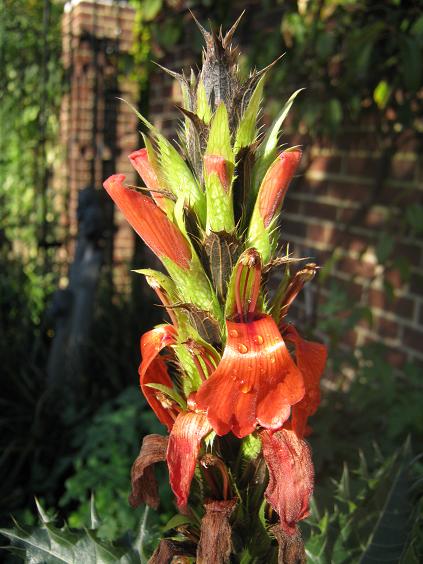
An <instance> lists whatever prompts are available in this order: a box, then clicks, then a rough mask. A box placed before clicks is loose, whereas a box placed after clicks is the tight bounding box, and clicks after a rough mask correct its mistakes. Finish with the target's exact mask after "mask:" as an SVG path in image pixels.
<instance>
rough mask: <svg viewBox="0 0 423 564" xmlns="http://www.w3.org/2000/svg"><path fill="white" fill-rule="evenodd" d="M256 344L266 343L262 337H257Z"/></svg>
mask: <svg viewBox="0 0 423 564" xmlns="http://www.w3.org/2000/svg"><path fill="white" fill-rule="evenodd" d="M254 342H255V343H256V345H262V344H263V342H264V339H263V337H262V336H261V335H256V336H255V337H254Z"/></svg>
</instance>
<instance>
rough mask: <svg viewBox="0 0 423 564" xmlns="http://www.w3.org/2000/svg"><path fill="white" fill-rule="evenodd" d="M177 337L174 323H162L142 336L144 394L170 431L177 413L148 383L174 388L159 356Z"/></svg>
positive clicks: (142, 384) (141, 382)
mask: <svg viewBox="0 0 423 564" xmlns="http://www.w3.org/2000/svg"><path fill="white" fill-rule="evenodd" d="M175 339H176V331H175V329H174V327H172V325H162V326H160V327H156V328H155V329H152V330H151V331H148V332H147V333H144V335H143V336H142V337H141V356H142V361H141V364H140V367H139V370H138V372H139V375H140V385H141V389H142V391H143V394H144V396H145V398H146V400H147V401H148V403H149V405H150V407H151V409H152V410H153V411H154V413H155V414H156V415H157V417H158V419H159V421H160V422H161V423H163V425H166V427H167V429H168V431H170V429H171V428H172V426H173V422H174V418H175V417H176V413H173V411H172V409H171V408H170V406H169V407H165V406H163V404H162V403H161V402H160V401H159V400H158V399H157V391H156V390H154V389H153V388H150V387H149V386H147V384H153V383H154V384H162V385H164V386H168V387H169V388H173V383H172V380H171V379H170V376H169V374H168V371H167V367H166V364H165V362H164V360H163V359H162V358H160V357H159V353H160V351H161V350H163V349H164V348H165V347H168V346H169V345H171V344H173V343H174V342H175Z"/></svg>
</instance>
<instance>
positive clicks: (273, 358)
mask: <svg viewBox="0 0 423 564" xmlns="http://www.w3.org/2000/svg"><path fill="white" fill-rule="evenodd" d="M270 362H271V364H275V362H276V359H275V357H274V356H271V357H270Z"/></svg>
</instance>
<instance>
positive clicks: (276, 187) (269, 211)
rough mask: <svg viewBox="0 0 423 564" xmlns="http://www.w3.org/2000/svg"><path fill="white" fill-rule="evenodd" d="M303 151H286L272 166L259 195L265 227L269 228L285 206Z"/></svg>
mask: <svg viewBox="0 0 423 564" xmlns="http://www.w3.org/2000/svg"><path fill="white" fill-rule="evenodd" d="M301 156H302V153H301V151H299V150H298V149H297V150H294V151H284V152H283V153H281V154H280V155H279V157H278V158H277V159H276V161H275V162H274V163H273V164H272V165H271V167H270V168H269V170H268V171H267V173H266V176H265V177H264V179H263V182H262V184H261V186H260V191H259V194H258V205H259V211H260V215H261V217H262V218H263V222H264V226H265V227H268V226H269V224H270V222H271V221H272V219H273V218H274V216H275V214H276V213H277V211H278V210H279V209H280V207H281V206H282V204H283V200H284V198H285V195H286V193H287V191H288V187H289V184H290V182H291V180H292V177H293V176H294V174H295V171H296V170H297V167H298V165H299V164H300V160H301Z"/></svg>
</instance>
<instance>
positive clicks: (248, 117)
mask: <svg viewBox="0 0 423 564" xmlns="http://www.w3.org/2000/svg"><path fill="white" fill-rule="evenodd" d="M265 81H266V75H263V76H262V77H261V78H260V80H259V82H258V84H257V86H256V88H255V90H254V92H253V94H252V96H251V98H250V101H249V103H248V106H247V109H246V110H245V112H244V115H243V116H242V118H241V121H240V123H239V126H238V130H237V132H236V138H235V147H234V150H235V154H236V153H238V152H239V151H240V149H242V148H243V147H249V146H250V145H252V144H253V143H254V142H255V140H256V137H257V116H258V115H259V110H260V104H261V99H262V95H263V87H264V83H265Z"/></svg>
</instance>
